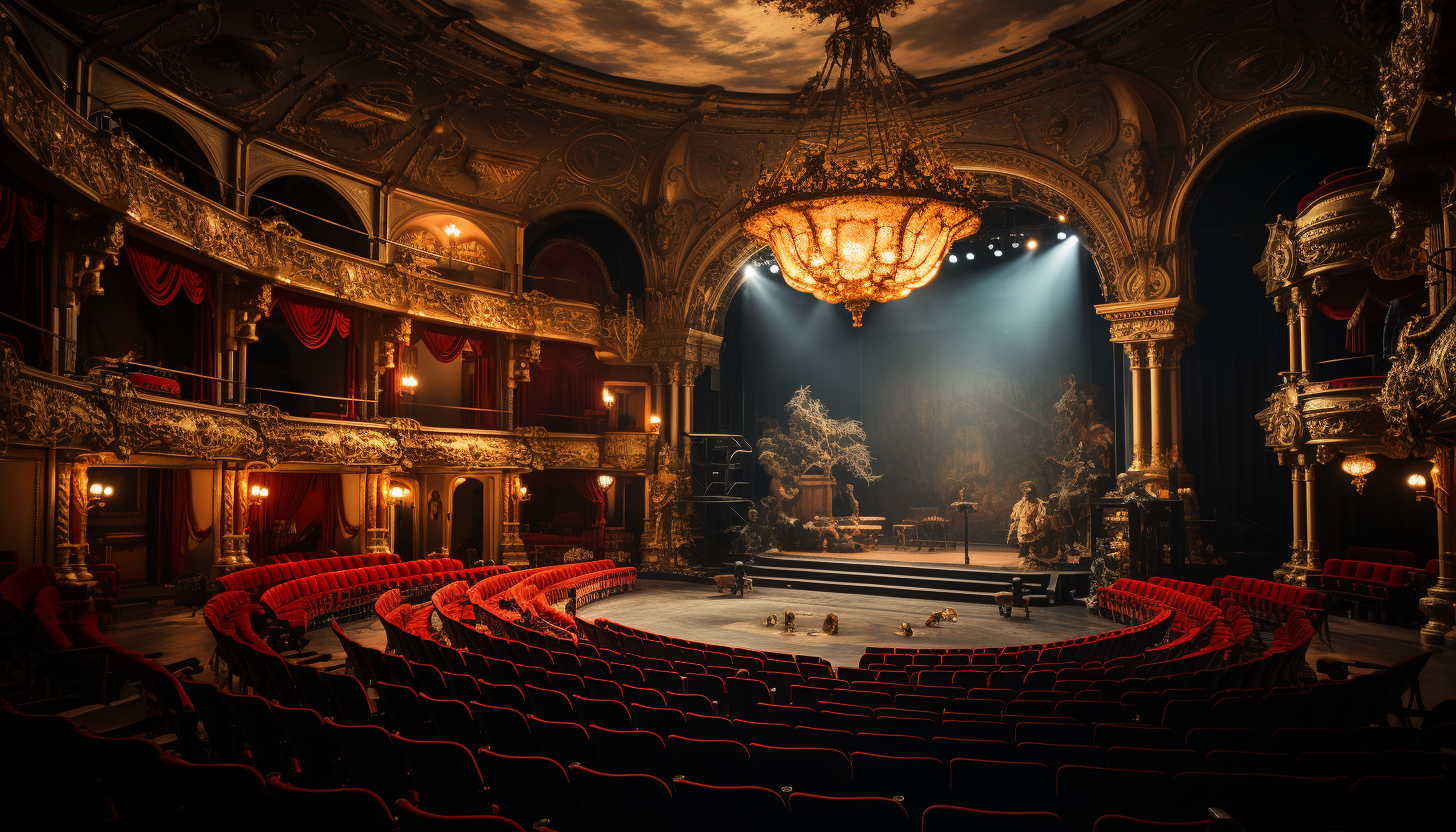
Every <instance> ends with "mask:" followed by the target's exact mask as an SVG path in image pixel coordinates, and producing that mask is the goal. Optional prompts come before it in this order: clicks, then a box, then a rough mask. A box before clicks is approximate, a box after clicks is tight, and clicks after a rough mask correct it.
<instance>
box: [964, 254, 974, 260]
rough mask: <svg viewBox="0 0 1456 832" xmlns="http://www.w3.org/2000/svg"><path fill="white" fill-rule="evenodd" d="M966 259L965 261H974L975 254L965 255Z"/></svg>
mask: <svg viewBox="0 0 1456 832" xmlns="http://www.w3.org/2000/svg"><path fill="white" fill-rule="evenodd" d="M966 259H967V260H974V259H976V255H975V254H967V255H966Z"/></svg>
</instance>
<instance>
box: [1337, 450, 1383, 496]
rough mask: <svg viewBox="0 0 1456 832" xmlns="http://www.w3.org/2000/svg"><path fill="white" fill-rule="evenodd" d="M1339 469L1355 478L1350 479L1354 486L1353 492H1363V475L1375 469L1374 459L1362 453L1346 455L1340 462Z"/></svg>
mask: <svg viewBox="0 0 1456 832" xmlns="http://www.w3.org/2000/svg"><path fill="white" fill-rule="evenodd" d="M1340 469H1341V470H1342V471H1344V472H1345V473H1346V474H1349V475H1350V476H1352V477H1354V478H1355V479H1354V480H1352V481H1351V482H1352V484H1353V485H1354V486H1355V493H1356V494H1364V493H1365V477H1366V475H1368V474H1369V473H1370V472H1371V471H1374V470H1375V460H1373V459H1371V458H1370V457H1368V456H1365V455H1364V454H1355V455H1353V456H1347V457H1345V461H1344V462H1341V463H1340Z"/></svg>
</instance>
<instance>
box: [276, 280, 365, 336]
mask: <svg viewBox="0 0 1456 832" xmlns="http://www.w3.org/2000/svg"><path fill="white" fill-rule="evenodd" d="M278 309H281V310H282V311H283V320H285V321H287V322H288V329H289V330H290V331H292V332H293V337H294V338H297V339H298V343H300V344H302V345H304V346H305V347H308V348H309V349H311V350H316V349H318V348H319V347H322V346H323V345H324V344H327V343H328V342H329V338H330V337H332V336H333V335H334V334H335V333H337V334H338V336H339V337H340V338H348V337H349V332H350V330H351V328H352V326H353V319H352V318H350V317H349V313H347V312H345V311H343V310H342V309H339V308H338V307H336V306H333V305H331V304H328V303H322V302H319V301H315V300H313V299H312V298H305V297H303V296H301V295H293V294H289V293H287V292H280V293H278V294H276V295H274V296H273V306H272V307H271V308H269V310H268V314H270V315H271V314H273V311H274V310H278Z"/></svg>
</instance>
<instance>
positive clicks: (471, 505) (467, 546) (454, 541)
mask: <svg viewBox="0 0 1456 832" xmlns="http://www.w3.org/2000/svg"><path fill="white" fill-rule="evenodd" d="M486 549H487V547H486V546H485V483H483V482H481V481H480V480H478V479H476V478H475V477H460V478H458V479H456V480H455V485H454V487H453V488H452V489H451V491H450V556H451V557H453V558H456V559H458V560H460V561H463V562H464V563H465V564H466V565H467V566H468V565H471V564H473V563H474V562H475V561H477V560H479V559H481V558H482V557H484V555H483V554H482V553H483V552H485V551H486ZM472 552H473V554H472Z"/></svg>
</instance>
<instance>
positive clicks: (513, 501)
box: [500, 473, 527, 566]
mask: <svg viewBox="0 0 1456 832" xmlns="http://www.w3.org/2000/svg"><path fill="white" fill-rule="evenodd" d="M520 487H521V477H520V475H519V474H514V473H506V474H503V475H502V476H501V543H500V558H501V562H502V563H504V564H506V565H507V566H525V565H526V564H527V559H526V544H525V542H524V541H522V540H521V490H520Z"/></svg>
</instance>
